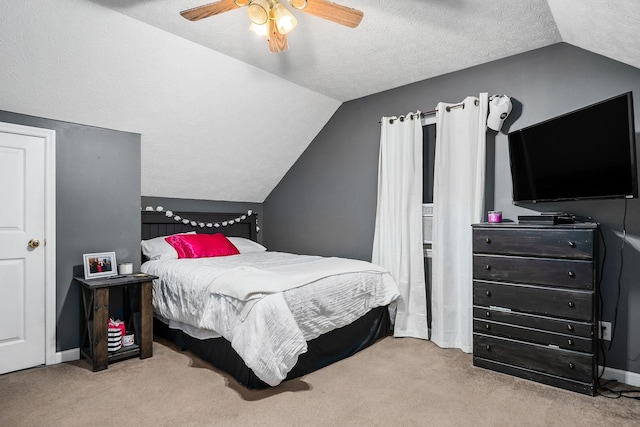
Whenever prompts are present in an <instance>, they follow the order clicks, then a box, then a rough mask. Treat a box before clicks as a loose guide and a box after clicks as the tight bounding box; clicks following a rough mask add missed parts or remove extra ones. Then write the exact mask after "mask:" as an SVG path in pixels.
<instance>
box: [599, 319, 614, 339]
mask: <svg viewBox="0 0 640 427" xmlns="http://www.w3.org/2000/svg"><path fill="white" fill-rule="evenodd" d="M598 326H599V328H598V338H600V339H601V340H604V341H611V322H602V321H601V322H598Z"/></svg>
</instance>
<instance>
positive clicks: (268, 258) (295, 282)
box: [142, 252, 399, 385]
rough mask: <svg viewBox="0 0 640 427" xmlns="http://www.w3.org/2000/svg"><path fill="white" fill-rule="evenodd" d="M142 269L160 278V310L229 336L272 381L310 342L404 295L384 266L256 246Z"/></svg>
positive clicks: (198, 329) (197, 331) (189, 327)
mask: <svg viewBox="0 0 640 427" xmlns="http://www.w3.org/2000/svg"><path fill="white" fill-rule="evenodd" d="M142 271H144V272H145V273H148V274H153V275H156V276H158V277H159V279H157V280H155V281H154V288H153V303H154V309H155V311H156V313H157V314H159V315H160V316H161V317H163V318H165V319H167V320H169V321H170V322H174V323H177V324H180V325H181V326H182V328H181V329H183V330H185V332H187V333H190V334H191V335H193V336H196V337H198V338H204V337H208V336H223V337H224V338H226V339H227V340H228V341H230V342H231V345H232V347H233V348H234V349H235V350H236V352H237V353H238V354H239V355H240V356H241V357H242V359H243V360H244V361H245V363H246V364H247V366H248V367H249V368H251V369H252V370H253V372H254V373H255V374H256V375H257V376H258V377H259V378H260V379H261V380H263V381H264V382H266V383H267V384H269V385H277V384H279V383H280V382H281V381H282V380H283V379H284V378H286V376H287V373H288V372H289V371H290V370H291V368H292V367H293V366H294V365H295V364H296V362H297V360H298V356H299V355H300V354H302V353H304V352H306V351H307V344H306V342H307V341H309V340H311V339H314V338H316V337H318V336H319V335H321V334H323V333H325V332H329V331H331V330H333V329H336V328H340V327H342V326H345V325H347V324H349V323H351V322H353V321H354V320H356V319H357V318H359V317H361V316H362V315H364V314H366V313H367V312H369V311H370V310H371V309H372V308H374V307H379V306H383V305H388V304H390V303H391V302H393V301H395V300H396V299H397V298H398V297H399V292H398V288H397V286H396V284H395V282H394V280H393V279H392V278H391V276H390V274H389V273H388V272H387V271H386V270H384V269H382V268H381V267H378V266H376V265H373V264H371V263H368V262H364V261H357V260H347V259H344V258H323V257H315V256H306V255H294V254H288V253H282V252H258V253H246V254H240V255H233V256H227V257H216V258H198V259H180V260H164V261H148V262H146V263H144V264H143V265H142ZM170 325H171V323H170ZM203 330H204V331H205V332H206V331H208V332H209V334H206V333H205V334H203ZM217 334H219V335H217Z"/></svg>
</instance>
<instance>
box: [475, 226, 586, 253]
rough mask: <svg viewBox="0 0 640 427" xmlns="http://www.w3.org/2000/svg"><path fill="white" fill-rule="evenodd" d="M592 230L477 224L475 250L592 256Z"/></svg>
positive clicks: (478, 251) (481, 251)
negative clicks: (497, 226)
mask: <svg viewBox="0 0 640 427" xmlns="http://www.w3.org/2000/svg"><path fill="white" fill-rule="evenodd" d="M593 239H594V232H593V230H553V229H545V230H540V229H517V230H514V229H500V228H497V229H493V228H477V229H476V230H475V233H474V234H473V253H485V254H504V253H509V254H513V255H523V256H539V257H550V258H573V259H584V260H590V259H593V255H594V253H593V251H594V246H593Z"/></svg>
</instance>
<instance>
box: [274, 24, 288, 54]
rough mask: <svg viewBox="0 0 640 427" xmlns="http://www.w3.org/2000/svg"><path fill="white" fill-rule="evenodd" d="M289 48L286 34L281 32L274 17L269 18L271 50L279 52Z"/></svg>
mask: <svg viewBox="0 0 640 427" xmlns="http://www.w3.org/2000/svg"><path fill="white" fill-rule="evenodd" d="M287 49H289V42H287V36H286V34H280V33H279V32H278V28H277V27H276V24H275V22H274V20H273V19H270V20H269V52H272V53H278V52H284V51H285V50H287Z"/></svg>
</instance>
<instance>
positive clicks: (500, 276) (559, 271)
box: [473, 255, 594, 290]
mask: <svg viewBox="0 0 640 427" xmlns="http://www.w3.org/2000/svg"><path fill="white" fill-rule="evenodd" d="M473 277H474V278H475V279H484V280H493V281H506V282H516V283H530V284H534V285H547V286H558V287H567V288H575V289H589V290H590V289H593V284H594V277H593V263H592V262H591V261H581V260H565V259H551V258H530V257H511V256H498V255H474V256H473Z"/></svg>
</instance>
